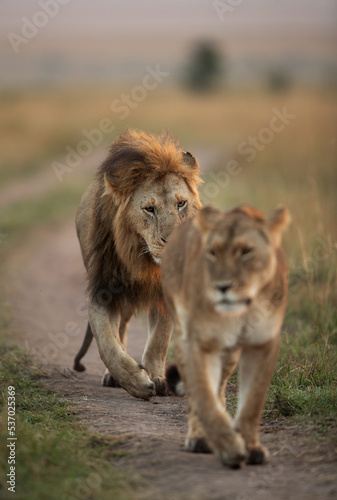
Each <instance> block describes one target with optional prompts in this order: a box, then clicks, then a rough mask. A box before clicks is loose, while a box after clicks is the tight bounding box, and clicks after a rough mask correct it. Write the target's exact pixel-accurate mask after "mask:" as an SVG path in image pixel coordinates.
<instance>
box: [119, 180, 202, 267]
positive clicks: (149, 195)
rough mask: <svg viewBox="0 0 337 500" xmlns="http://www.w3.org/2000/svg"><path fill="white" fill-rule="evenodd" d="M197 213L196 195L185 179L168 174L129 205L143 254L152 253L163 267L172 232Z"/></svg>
mask: <svg viewBox="0 0 337 500" xmlns="http://www.w3.org/2000/svg"><path fill="white" fill-rule="evenodd" d="M195 210H196V199H195V196H194V195H193V194H192V193H191V191H190V190H189V188H188V186H187V184H186V182H185V180H184V179H183V178H182V177H180V176H178V175H176V174H168V175H167V176H166V177H165V178H164V179H163V181H156V182H153V183H152V184H151V186H148V185H143V186H140V187H139V188H137V189H136V190H135V192H134V193H133V195H132V196H131V199H130V202H129V206H128V218H129V221H130V222H131V224H132V227H133V229H134V231H136V232H137V234H138V235H139V237H140V254H142V255H145V254H149V255H150V256H151V257H152V259H153V260H154V262H155V263H156V264H160V259H161V253H162V250H163V248H164V246H165V243H166V242H167V239H168V237H169V235H170V233H171V231H172V229H173V228H174V227H175V226H176V225H177V224H179V223H180V222H181V221H183V220H184V219H185V218H187V217H189V216H191V215H193V214H194V213H195Z"/></svg>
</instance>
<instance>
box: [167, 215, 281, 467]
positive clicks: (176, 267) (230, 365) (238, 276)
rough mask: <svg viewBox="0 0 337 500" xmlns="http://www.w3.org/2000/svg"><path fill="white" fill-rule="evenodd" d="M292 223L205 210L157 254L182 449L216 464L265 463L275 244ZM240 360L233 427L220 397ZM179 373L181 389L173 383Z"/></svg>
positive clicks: (276, 341) (274, 345)
mask: <svg viewBox="0 0 337 500" xmlns="http://www.w3.org/2000/svg"><path fill="white" fill-rule="evenodd" d="M289 220H290V216H289V214H288V212H287V210H286V209H285V208H282V207H280V208H277V209H276V210H274V211H273V212H272V213H271V214H270V215H269V216H268V217H266V218H265V217H264V215H263V214H262V213H261V212H259V211H258V210H256V209H255V208H252V207H249V206H241V207H238V208H235V209H233V210H231V211H230V212H227V213H225V214H223V213H222V212H219V211H218V210H215V209H213V208H211V207H205V208H203V209H202V210H201V211H200V212H199V213H198V214H197V215H196V216H195V217H194V218H192V219H191V220H189V221H186V222H184V223H183V224H182V225H181V226H179V227H178V228H176V229H175V230H174V231H173V233H172V235H171V236H170V240H169V242H168V244H167V245H166V247H165V249H164V251H163V255H162V264H161V266H162V280H163V290H164V295H165V298H166V301H167V307H168V310H169V312H170V313H171V315H172V317H173V318H174V321H175V325H176V334H177V337H176V359H177V364H178V371H179V373H178V372H177V370H176V367H175V366H174V365H173V367H171V368H169V369H168V371H167V378H168V383H169V386H170V387H171V389H172V390H173V391H174V392H175V393H176V394H180V395H182V394H183V393H184V391H186V393H187V396H188V410H187V411H188V433H187V438H186V442H185V445H186V448H187V449H188V450H190V451H195V452H207V451H213V452H214V453H215V454H216V455H217V456H218V457H219V458H220V460H221V461H222V462H223V463H224V464H228V465H230V466H231V467H233V468H237V467H240V464H241V463H242V462H243V461H244V460H245V459H246V460H247V462H248V463H250V464H260V463H264V462H266V461H267V459H268V451H267V449H266V448H265V447H264V446H262V445H261V443H260V440H259V432H258V427H259V422H260V417H261V412H262V409H263V406H264V401H265V397H266V393H267V390H268V387H269V383H270V379H271V376H272V373H273V369H274V367H275V363H276V360H277V357H278V353H279V347H280V330H281V325H282V321H283V316H284V310H285V306H286V295H287V270H286V264H285V260H284V256H283V252H282V249H281V248H280V245H281V235H282V232H283V231H284V230H285V228H286V227H287V225H288V223H289ZM239 359H240V392H239V402H238V409H237V414H236V418H235V422H233V421H232V419H231V417H230V415H229V414H228V413H227V412H226V409H225V404H226V403H225V388H226V383H227V380H228V378H229V376H230V375H231V374H232V372H233V370H234V369H235V366H236V364H237V363H238V361H239ZM179 374H180V376H181V379H182V380H179Z"/></svg>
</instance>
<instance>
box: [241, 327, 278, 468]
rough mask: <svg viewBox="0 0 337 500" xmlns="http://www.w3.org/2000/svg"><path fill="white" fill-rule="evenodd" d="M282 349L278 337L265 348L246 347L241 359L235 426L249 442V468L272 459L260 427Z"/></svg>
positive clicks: (247, 443)
mask: <svg viewBox="0 0 337 500" xmlns="http://www.w3.org/2000/svg"><path fill="white" fill-rule="evenodd" d="M279 347H280V337H279V336H278V337H277V338H276V339H274V340H272V341H270V342H268V343H266V344H264V345H262V346H247V347H245V348H244V349H243V351H242V355H241V360H240V391H239V404H238V410H237V417H236V422H237V426H238V428H239V429H240V432H241V434H242V436H243V438H244V440H245V442H246V447H247V450H248V453H249V456H248V463H250V464H262V463H265V462H267V461H268V458H269V453H268V450H267V449H266V448H265V447H264V446H262V445H261V443H260V439H259V424H260V419H261V414H262V410H263V407H264V403H265V398H266V394H267V391H268V388H269V384H270V380H271V377H272V374H273V371H274V368H275V364H276V361H277V357H278V353H279Z"/></svg>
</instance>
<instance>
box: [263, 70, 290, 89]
mask: <svg viewBox="0 0 337 500" xmlns="http://www.w3.org/2000/svg"><path fill="white" fill-rule="evenodd" d="M267 85H268V88H269V90H271V91H272V92H283V91H285V90H288V89H289V87H290V86H291V76H290V74H289V72H288V71H287V70H285V69H281V68H278V69H273V70H272V71H270V72H269V74H268V76H267Z"/></svg>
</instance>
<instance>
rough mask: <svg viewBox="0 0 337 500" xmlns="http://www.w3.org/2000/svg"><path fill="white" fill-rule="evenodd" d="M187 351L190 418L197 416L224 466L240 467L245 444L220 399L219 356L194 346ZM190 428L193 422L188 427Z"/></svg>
mask: <svg viewBox="0 0 337 500" xmlns="http://www.w3.org/2000/svg"><path fill="white" fill-rule="evenodd" d="M186 349H187V351H188V356H185V370H184V374H185V377H184V378H185V383H186V389H187V393H188V396H189V398H190V400H191V407H192V408H193V412H192V414H191V415H189V418H190V417H191V416H193V413H195V414H196V415H197V416H198V419H199V421H200V423H201V426H202V429H203V431H204V433H205V436H206V440H207V443H208V444H209V445H210V448H211V449H212V450H213V451H214V453H215V454H216V455H217V456H218V457H219V458H220V460H221V461H222V462H223V463H225V464H227V465H230V466H231V467H235V468H236V467H240V465H241V463H242V462H243V460H244V459H245V443H244V441H243V439H242V437H241V436H240V434H238V433H237V432H236V431H235V429H234V423H233V421H232V418H231V416H230V415H229V414H228V413H227V412H226V411H225V409H224V407H223V405H222V402H221V400H220V398H219V388H220V384H221V378H222V362H221V355H220V353H218V352H213V353H209V352H205V351H203V350H202V349H201V348H200V346H198V345H197V344H194V345H190V346H186ZM192 427H193V422H191V424H190V428H191V429H192ZM199 430H200V428H199V429H198V431H199ZM189 437H190V439H191V436H189Z"/></svg>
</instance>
